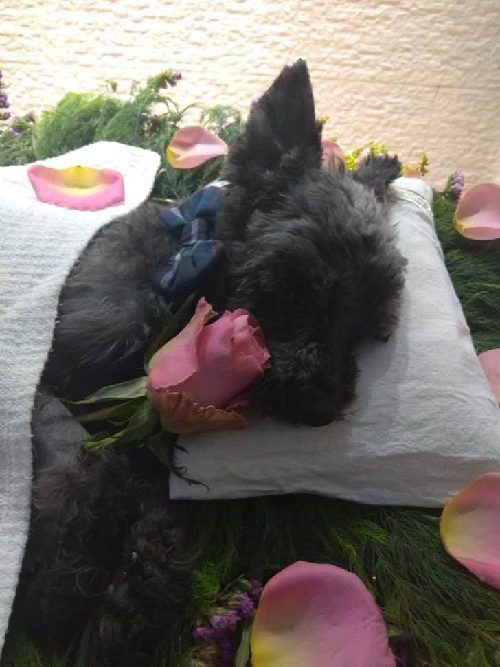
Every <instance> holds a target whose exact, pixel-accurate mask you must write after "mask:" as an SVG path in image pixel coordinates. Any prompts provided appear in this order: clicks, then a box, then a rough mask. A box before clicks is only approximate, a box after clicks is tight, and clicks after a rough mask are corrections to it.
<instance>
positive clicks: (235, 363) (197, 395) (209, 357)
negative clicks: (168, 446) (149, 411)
mask: <svg viewBox="0 0 500 667" xmlns="http://www.w3.org/2000/svg"><path fill="white" fill-rule="evenodd" d="M213 315H215V313H214V311H213V310H212V307H211V306H210V304H208V303H207V302H206V301H205V299H204V298H202V299H200V301H199V302H198V305H197V307H196V311H195V313H194V315H193V317H192V318H191V321H190V322H189V323H188V325H187V326H186V327H185V328H184V329H183V330H182V331H181V332H180V333H179V334H178V335H177V336H176V337H175V338H172V340H170V341H168V343H166V344H165V345H164V346H163V347H162V348H161V349H160V350H158V352H156V354H155V355H154V356H153V358H152V359H151V361H150V363H149V375H148V391H149V396H150V399H151V402H152V403H153V405H154V406H155V407H157V408H158V410H159V411H160V413H161V418H162V424H163V426H164V428H165V429H166V430H168V431H174V432H176V433H187V432H190V431H201V430H207V429H210V430H219V429H237V428H244V427H245V421H244V420H243V418H242V417H241V415H239V414H238V413H237V412H235V411H234V410H231V409H230V408H232V407H235V406H236V405H243V404H244V403H246V401H245V400H244V399H242V397H241V394H242V392H243V391H244V390H245V389H247V388H248V387H249V386H250V385H251V384H252V383H253V382H255V380H258V379H259V378H261V377H262V375H263V374H264V369H265V368H266V367H267V365H268V361H269V352H268V350H267V349H266V347H265V344H264V339H263V335H262V331H261V329H260V327H259V325H258V323H257V321H256V320H255V319H254V317H253V316H252V315H251V314H250V313H249V312H248V311H247V310H244V309H242V308H240V309H238V310H235V311H234V312H232V313H231V312H229V311H226V312H225V313H224V314H223V315H222V317H220V318H219V319H218V320H216V321H215V322H213V323H211V324H206V322H207V321H208V320H209V319H210V318H212V317H213Z"/></svg>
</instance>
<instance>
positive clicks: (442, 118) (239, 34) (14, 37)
mask: <svg viewBox="0 0 500 667" xmlns="http://www.w3.org/2000/svg"><path fill="white" fill-rule="evenodd" d="M298 57H303V58H306V60H307V61H308V63H309V66H310V70H311V74H312V78H313V82H314V86H315V94H316V99H317V108H318V113H328V114H330V116H331V120H330V123H329V125H328V127H327V129H328V131H329V132H330V133H334V134H336V135H337V136H338V137H339V140H340V142H341V144H342V145H343V146H345V147H346V148H348V149H350V148H352V147H354V146H356V145H358V144H360V143H362V142H365V141H368V140H369V139H377V140H383V141H385V142H386V143H388V144H389V145H390V147H391V148H392V149H393V150H394V151H397V152H398V153H399V154H400V155H401V156H402V157H404V158H405V159H416V158H418V155H419V151H421V150H422V149H427V150H428V152H429V157H430V161H431V168H432V169H431V178H432V180H433V181H434V182H435V183H440V182H442V180H443V179H444V178H445V177H446V176H447V175H448V174H449V173H450V172H451V171H452V170H453V169H454V168H456V167H460V168H463V169H464V170H465V172H466V176H467V177H468V181H469V183H470V182H473V181H478V180H484V179H500V0H462V1H461V2H458V1H457V0H383V1H380V2H378V1H376V0H343V1H334V0H314V1H313V0H274V1H272V0H204V1H199V0H177V2H167V1H166V0H86V2H82V1H81V0H0V67H1V68H2V69H3V70H4V73H5V79H6V83H7V84H8V86H9V90H8V92H9V96H10V99H11V103H12V104H13V106H14V111H15V112H18V113H21V112H25V111H28V110H31V109H33V110H35V111H39V110H41V109H43V108H45V107H47V106H49V105H52V104H54V103H55V102H57V100H58V99H59V98H60V97H61V96H62V95H63V94H64V93H65V92H66V91H68V90H82V91H83V90H98V89H100V87H101V85H102V82H103V81H104V80H105V79H116V80H118V81H119V82H120V83H121V84H122V87H123V88H126V87H127V82H130V81H131V80H133V79H138V80H142V81H143V80H145V79H146V78H147V77H149V76H151V75H153V74H155V73H157V72H159V71H160V70H162V69H164V68H166V67H171V68H174V69H179V70H181V71H182V74H183V82H182V84H181V85H179V87H178V88H177V89H176V90H175V93H174V94H175V97H176V98H177V99H178V100H179V101H181V102H186V103H187V102H193V101H194V102H198V103H199V104H200V105H208V104H212V103H227V104H233V105H236V106H238V107H240V108H241V109H242V110H246V109H247V108H248V105H249V103H250V101H251V100H252V99H253V98H255V97H256V96H258V95H259V93H261V92H262V91H263V90H264V88H265V87H266V86H267V85H268V84H269V83H270V82H271V81H272V79H273V77H274V76H275V74H277V72H278V71H279V69H280V67H281V66H282V65H284V64H286V63H290V62H292V61H293V60H294V59H296V58H298Z"/></svg>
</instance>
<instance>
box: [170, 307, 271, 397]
mask: <svg viewBox="0 0 500 667" xmlns="http://www.w3.org/2000/svg"><path fill="white" fill-rule="evenodd" d="M197 353H198V370H197V372H196V373H193V375H191V377H189V378H188V379H187V380H186V381H185V382H183V383H181V384H179V385H177V387H175V388H176V389H178V390H180V391H185V392H187V393H189V394H191V395H192V396H193V397H195V400H196V401H197V403H199V404H200V405H214V406H215V407H217V408H225V407H226V406H227V405H228V403H229V402H230V401H231V400H232V399H233V398H234V397H235V396H236V395H238V394H240V393H241V392H242V391H244V390H245V389H246V388H247V387H248V386H249V385H250V384H252V383H253V382H255V380H256V379H258V378H260V377H262V375H263V374H264V370H263V368H262V366H261V364H260V363H259V361H258V360H257V359H256V358H255V357H253V356H249V355H246V354H243V353H240V352H239V351H238V348H237V347H236V346H235V345H234V343H233V321H232V313H230V312H225V313H224V314H223V315H222V317H220V318H219V319H218V320H216V321H215V322H213V323H212V324H209V325H207V326H206V327H204V329H203V331H202V332H201V333H200V335H199V338H198V346H197Z"/></svg>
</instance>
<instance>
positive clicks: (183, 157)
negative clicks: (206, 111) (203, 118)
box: [167, 125, 228, 169]
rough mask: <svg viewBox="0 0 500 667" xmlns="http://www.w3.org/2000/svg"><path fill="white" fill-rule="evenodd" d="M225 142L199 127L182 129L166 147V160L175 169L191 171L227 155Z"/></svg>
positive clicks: (193, 126)
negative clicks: (215, 158) (213, 159)
mask: <svg viewBox="0 0 500 667" xmlns="http://www.w3.org/2000/svg"><path fill="white" fill-rule="evenodd" d="M227 151H228V147H227V144H226V142H225V141H223V140H222V139H221V138H220V137H218V136H217V135H216V134H214V133H213V132H210V131H209V130H206V129H205V128H204V127H202V126H201V125H192V126H189V127H183V128H182V129H180V130H179V131H178V132H176V133H175V134H174V136H173V137H172V139H171V141H170V144H169V145H168V147H167V159H168V161H169V163H170V164H171V165H172V166H173V167H176V168H177V169H192V168H193V167H198V166H199V165H201V164H203V163H204V162H207V160H211V159H212V158H214V157H219V156H220V155H227Z"/></svg>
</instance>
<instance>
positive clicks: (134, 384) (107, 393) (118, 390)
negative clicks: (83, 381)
mask: <svg viewBox="0 0 500 667" xmlns="http://www.w3.org/2000/svg"><path fill="white" fill-rule="evenodd" d="M146 383H147V377H146V376H145V375H144V376H143V377H140V378H135V379H134V380H128V381H127V382H120V383H119V384H112V385H110V386H109V387H103V388H102V389H99V391H96V392H95V394H91V395H90V396H87V397H86V398H82V400H81V401H75V403H74V404H75V405H92V404H93V403H101V402H104V401H125V400H128V399H132V398H142V397H144V396H146V395H147V390H146Z"/></svg>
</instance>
